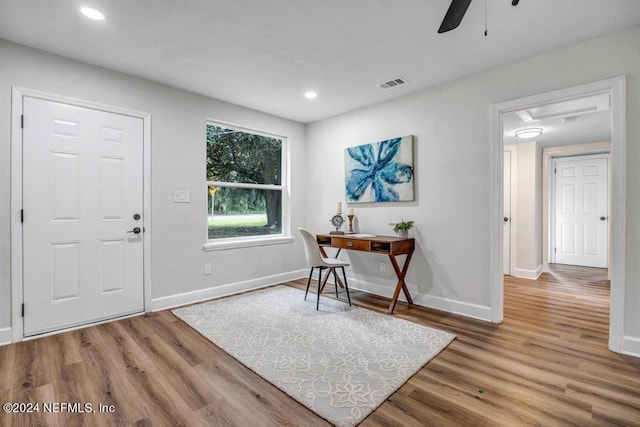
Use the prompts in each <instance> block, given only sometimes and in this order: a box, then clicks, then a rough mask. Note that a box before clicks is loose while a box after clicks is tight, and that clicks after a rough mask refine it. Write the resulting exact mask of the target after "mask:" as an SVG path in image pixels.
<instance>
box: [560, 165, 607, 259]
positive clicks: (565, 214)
mask: <svg viewBox="0 0 640 427" xmlns="http://www.w3.org/2000/svg"><path fill="white" fill-rule="evenodd" d="M554 176H555V254H554V255H555V262H557V263H560V264H571V265H581V266H585V267H601V268H607V266H608V253H609V237H608V234H609V171H608V157H607V156H606V155H600V156H583V157H573V158H563V159H557V160H555V161H554Z"/></svg>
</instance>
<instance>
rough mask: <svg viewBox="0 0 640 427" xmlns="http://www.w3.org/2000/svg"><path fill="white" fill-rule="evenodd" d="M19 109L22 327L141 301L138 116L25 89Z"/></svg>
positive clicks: (127, 310)
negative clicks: (38, 95) (36, 94)
mask: <svg viewBox="0 0 640 427" xmlns="http://www.w3.org/2000/svg"><path fill="white" fill-rule="evenodd" d="M23 115H24V129H23V157H22V158H23V214H24V219H23V263H24V267H23V268H24V270H23V271H24V275H23V289H24V291H23V292H24V299H23V301H24V335H25V336H29V335H35V334H40V333H44V332H48V331H53V330H57V329H62V328H67V327H71V326H76V325H81V324H86V323H90V322H94V321H99V320H104V319H109V318H113V317H118V316H122V315H126V314H131V313H135V312H140V311H142V310H143V308H144V299H143V250H144V246H143V239H142V231H143V217H142V215H143V211H142V208H143V121H142V119H140V118H135V117H130V116H126V115H121V114H114V113H109V112H105V111H100V110H97V109H91V108H83V107H78V106H74V105H69V104H64V103H60V102H53V101H46V100H42V99H37V98H32V97H27V96H25V97H24V98H23ZM136 218H137V219H136ZM135 227H137V228H138V230H135V231H139V233H135V232H133V231H132V230H134V228H135Z"/></svg>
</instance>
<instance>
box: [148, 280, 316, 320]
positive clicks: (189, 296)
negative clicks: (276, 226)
mask: <svg viewBox="0 0 640 427" xmlns="http://www.w3.org/2000/svg"><path fill="white" fill-rule="evenodd" d="M308 274H309V272H308V270H298V271H291V272H289V273H283V274H276V275H275V276H267V277H260V278H258V279H252V280H247V281H244V282H237V283H229V284H227V285H221V286H216V287H213V288H207V289H199V290H197V291H191V292H185V293H183V294H176V295H170V296H166V297H160V298H154V299H152V300H151V310H150V311H159V310H166V309H168V308H173V307H178V306H181V305H187V304H193V303H196V302H200V301H205V300H209V299H213V298H219V297H224V296H228V295H233V294H237V293H240V292H246V291H251V290H253V289H259V288H264V287H267V286H271V285H277V284H278V283H282V282H287V281H290V280H297V279H300V278H303V277H306V276H308Z"/></svg>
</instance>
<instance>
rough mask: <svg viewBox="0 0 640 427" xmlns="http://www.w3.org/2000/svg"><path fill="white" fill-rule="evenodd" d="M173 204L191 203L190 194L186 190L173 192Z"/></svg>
mask: <svg viewBox="0 0 640 427" xmlns="http://www.w3.org/2000/svg"><path fill="white" fill-rule="evenodd" d="M173 203H191V192H190V191H188V190H174V191H173Z"/></svg>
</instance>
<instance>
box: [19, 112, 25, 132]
mask: <svg viewBox="0 0 640 427" xmlns="http://www.w3.org/2000/svg"><path fill="white" fill-rule="evenodd" d="M20 129H24V114H20Z"/></svg>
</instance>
